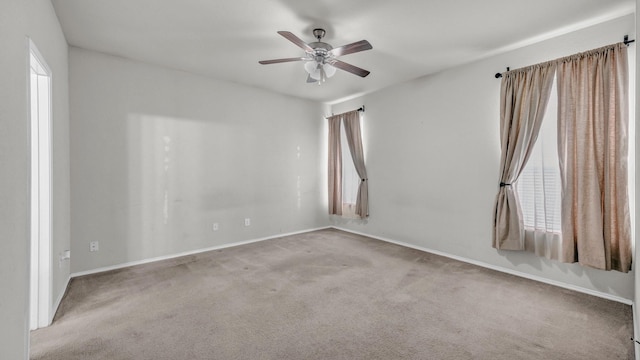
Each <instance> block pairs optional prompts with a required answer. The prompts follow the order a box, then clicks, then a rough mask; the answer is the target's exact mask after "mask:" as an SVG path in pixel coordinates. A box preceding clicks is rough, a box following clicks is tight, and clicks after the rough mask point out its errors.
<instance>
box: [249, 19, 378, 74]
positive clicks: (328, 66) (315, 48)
mask: <svg viewBox="0 0 640 360" xmlns="http://www.w3.org/2000/svg"><path fill="white" fill-rule="evenodd" d="M325 33H326V32H325V31H324V29H314V30H313V36H314V37H315V38H316V39H317V41H315V42H312V43H309V44H307V43H305V42H304V41H302V40H301V39H300V38H299V37H297V36H295V35H293V34H292V33H290V32H289V31H278V34H280V35H282V36H283V37H284V38H285V39H287V40H289V41H291V42H292V43H294V44H296V45H297V46H298V47H300V48H301V49H302V50H304V52H305V56H304V57H294V58H284V59H274V60H261V61H258V62H259V63H260V64H263V65H268V64H277V63H283V62H292V61H304V62H305V64H304V69H305V70H306V71H307V73H308V74H309V75H308V76H307V82H308V83H318V85H320V84H321V83H323V82H325V81H326V80H327V78H330V77H332V76H333V75H334V74H335V72H336V68H338V69H340V70H344V71H347V72H350V73H352V74H355V75H358V76H361V77H365V76H367V75H369V71H367V70H365V69H361V68H359V67H357V66H354V65H351V64H348V63H346V62H344V61H340V60H338V59H336V58H337V57H339V56H343V55H347V54H353V53H356V52H360V51H365V50H371V49H373V47H372V46H371V44H369V42H368V41H367V40H360V41H357V42H354V43H351V44H347V45H344V46H340V47H337V48H334V47H332V46H331V45H329V44H327V43H325V42H322V41H321V40H322V38H323V37H324V35H325Z"/></svg>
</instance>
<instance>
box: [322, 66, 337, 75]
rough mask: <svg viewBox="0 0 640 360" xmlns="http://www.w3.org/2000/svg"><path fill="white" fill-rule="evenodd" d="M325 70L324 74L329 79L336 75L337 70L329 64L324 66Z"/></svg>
mask: <svg viewBox="0 0 640 360" xmlns="http://www.w3.org/2000/svg"><path fill="white" fill-rule="evenodd" d="M323 68H324V73H325V74H326V75H327V77H328V78H330V77H332V76H333V75H335V74H336V68H335V67H333V66H331V65H329V64H324V66H323Z"/></svg>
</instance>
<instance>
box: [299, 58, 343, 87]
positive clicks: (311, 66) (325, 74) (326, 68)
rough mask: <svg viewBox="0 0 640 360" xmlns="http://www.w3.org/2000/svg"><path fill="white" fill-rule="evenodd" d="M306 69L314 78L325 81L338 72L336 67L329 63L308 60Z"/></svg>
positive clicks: (305, 65)
mask: <svg viewBox="0 0 640 360" xmlns="http://www.w3.org/2000/svg"><path fill="white" fill-rule="evenodd" d="M304 70H305V71H306V72H307V73H308V74H309V76H311V78H312V79H313V80H316V81H320V82H324V81H325V80H326V79H328V78H330V77H332V76H333V75H335V74H336V68H335V67H333V66H331V65H329V64H322V63H320V62H315V61H307V62H306V63H305V64H304Z"/></svg>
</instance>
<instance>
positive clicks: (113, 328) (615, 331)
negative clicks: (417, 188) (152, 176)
mask: <svg viewBox="0 0 640 360" xmlns="http://www.w3.org/2000/svg"><path fill="white" fill-rule="evenodd" d="M632 329H633V327H632V315H631V307H630V306H628V305H623V304H620V303H616V302H612V301H608V300H604V299H600V298H597V297H593V296H589V295H585V294H581V293H577V292H573V291H569V290H564V289H561V288H556V287H553V286H550V285H546V284H542V283H538V282H534V281H530V280H526V279H522V278H518V277H515V276H511V275H506V274H503V273H499V272H495V271H492V270H487V269H484V268H480V267H477V266H474V265H469V264H466V263H462V262H458V261H454V260H450V259H447V258H444V257H440V256H436V255H431V254H427V253H423V252H420V251H417V250H412V249H407V248H404V247H401V246H397V245H393V244H388V243H384V242H381V241H378V240H374V239H370V238H366V237H362V236H358V235H353V234H349V233H345V232H341V231H338V230H321V231H315V232H310V233H306V234H301V235H295V236H289V237H284V238H279V239H274V240H268V241H263V242H260V243H255V244H251V245H243V246H238V247H234V248H229V249H224V250H218V251H212V252H208V253H203V254H199V255H194V256H187V257H183V258H179V259H173V260H166V261H162V262H158V263H153V264H147V265H141V266H135V267H131V268H127V269H122V270H116V271H110V272H106V273H101V274H95V275H89V276H85V277H80V278H75V279H73V280H72V282H71V284H70V287H69V290H68V293H67V295H66V296H65V298H64V300H63V302H62V305H61V307H60V310H59V311H58V314H57V315H56V319H55V321H54V323H53V325H52V326H50V327H48V328H44V329H40V330H37V331H34V332H32V335H31V359H33V360H37V359H50V360H57V359H60V360H73V359H82V360H91V359H101V360H102V359H109V360H114V359H115V360H117V359H154V360H159V359H171V360H176V359H207V360H210V359H225V360H226V359H252V360H253V359H279V360H280V359H295V360H298V359H385V360H390V359H456V360H457V359H509V360H511V359H633V344H632V342H631V341H630V340H629V339H630V338H631V336H632V333H633V330H632Z"/></svg>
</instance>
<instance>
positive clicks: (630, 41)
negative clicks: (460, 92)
mask: <svg viewBox="0 0 640 360" xmlns="http://www.w3.org/2000/svg"><path fill="white" fill-rule="evenodd" d="M622 42H623V43H624V44H625V45H627V46H629V44H631V43H632V42H636V41H635V40H629V35H625V36H624V40H623V41H622ZM507 71H509V68H508V67H507ZM501 77H502V73H496V79H500V78H501Z"/></svg>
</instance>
